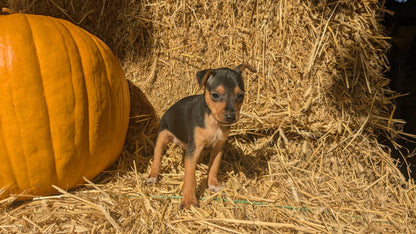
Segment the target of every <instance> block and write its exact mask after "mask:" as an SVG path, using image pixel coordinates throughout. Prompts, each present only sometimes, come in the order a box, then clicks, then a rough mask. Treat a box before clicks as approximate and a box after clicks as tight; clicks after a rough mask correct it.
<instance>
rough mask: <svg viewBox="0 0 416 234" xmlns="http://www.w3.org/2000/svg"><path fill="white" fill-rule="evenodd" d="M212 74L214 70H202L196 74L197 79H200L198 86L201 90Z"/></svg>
mask: <svg viewBox="0 0 416 234" xmlns="http://www.w3.org/2000/svg"><path fill="white" fill-rule="evenodd" d="M211 74H212V69H206V70H202V71H199V72H197V73H196V78H197V79H198V84H199V87H200V88H202V87H204V86H205V84H206V83H207V80H208V78H209V76H210V75H211Z"/></svg>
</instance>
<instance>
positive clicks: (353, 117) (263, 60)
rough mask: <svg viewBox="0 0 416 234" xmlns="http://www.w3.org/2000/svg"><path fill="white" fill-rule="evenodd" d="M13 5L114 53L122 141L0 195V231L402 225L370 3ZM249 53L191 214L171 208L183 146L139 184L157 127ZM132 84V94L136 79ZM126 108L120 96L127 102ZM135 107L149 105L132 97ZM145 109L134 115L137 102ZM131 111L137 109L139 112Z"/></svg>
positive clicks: (415, 221) (203, 167)
mask: <svg viewBox="0 0 416 234" xmlns="http://www.w3.org/2000/svg"><path fill="white" fill-rule="evenodd" d="M5 6H7V7H9V8H11V9H12V10H15V11H24V12H29V13H37V14H47V15H52V16H57V17H61V18H66V19H69V20H71V21H72V22H75V23H77V24H79V25H81V26H82V27H84V28H86V29H87V30H89V31H90V32H92V33H94V34H95V35H97V36H99V37H100V38H102V39H103V40H104V41H105V42H106V43H107V44H109V46H110V47H111V48H112V49H113V51H114V52H115V53H116V54H117V55H118V56H119V58H120V61H121V62H122V65H123V68H124V70H125V72H126V75H127V78H128V79H129V80H130V88H131V91H132V90H134V92H132V93H133V94H132V98H133V99H134V96H135V95H136V96H142V95H145V96H147V98H148V99H149V101H150V103H151V104H152V105H153V106H154V108H155V110H156V113H155V112H153V111H152V110H151V109H148V108H146V107H141V105H138V106H133V109H132V111H131V122H130V126H129V132H128V137H127V140H126V144H125V148H124V151H123V153H122V155H121V157H120V159H119V160H118V161H117V162H116V164H115V165H114V166H113V167H112V168H110V169H109V170H108V171H106V172H104V173H103V174H102V175H100V176H99V177H98V178H96V179H94V181H92V182H91V181H88V184H87V185H86V186H84V187H81V188H79V189H77V190H73V191H69V192H67V191H65V190H64V189H65V188H57V189H58V190H57V191H59V193H58V195H57V196H51V197H43V198H39V199H37V200H35V201H31V202H23V203H16V202H13V197H12V198H9V199H5V200H2V201H0V211H1V212H2V214H3V215H1V216H0V232H1V231H4V232H53V233H56V232H140V233H142V232H207V231H210V232H221V233H224V232H225V233H235V232H238V233H241V232H250V233H252V232H262V233H263V232H267V233H269V232H306V233H311V232H313V233H315V232H324V233H332V232H383V233H384V232H399V233H404V232H412V230H415V229H416V213H415V210H416V190H415V185H414V182H413V181H406V180H405V179H404V178H403V176H402V175H401V174H400V172H399V171H398V169H397V167H396V165H395V164H396V163H397V162H395V161H393V160H392V159H391V157H390V154H389V150H388V149H387V148H386V147H384V146H383V145H381V144H379V143H378V142H377V136H378V135H380V134H385V136H387V137H388V138H389V139H391V140H394V137H396V136H397V135H398V134H402V135H403V134H405V133H403V132H401V127H402V125H403V123H404V122H403V121H401V120H396V119H393V118H392V116H393V112H394V110H395V107H394V102H393V101H394V98H395V97H396V96H398V94H396V93H394V92H392V91H391V90H389V88H388V87H387V85H388V82H389V80H388V79H387V78H386V77H384V75H383V74H384V72H385V71H386V70H387V69H388V63H387V59H386V53H387V52H388V49H389V46H390V45H389V42H388V37H386V35H385V33H384V28H383V27H382V26H381V25H380V23H379V21H380V19H381V17H382V14H383V13H384V10H383V8H382V7H381V6H380V4H379V3H378V2H377V1H375V0H357V1H313V0H303V1H301V0H292V1H289V0H280V1H271V0H261V1H205V0H203V1H121V0H120V1H98V0H92V1H81V0H71V1H63V0H54V1H52V0H48V1H25V0H9V1H8V4H6V5H5ZM243 62H244V63H248V64H251V65H252V66H254V67H255V68H256V69H257V71H258V72H257V73H250V72H248V71H247V72H245V73H244V79H245V85H246V99H245V101H244V104H243V109H242V119H241V121H240V122H239V123H238V124H237V125H236V126H234V127H233V128H232V134H231V136H230V141H229V143H228V145H227V147H226V154H225V157H224V160H223V162H222V165H221V170H220V174H219V178H220V180H221V181H222V182H223V187H224V189H223V190H222V191H220V192H218V193H213V192H209V191H207V189H206V174H207V170H208V167H207V162H206V160H207V159H204V160H202V162H201V163H200V164H199V165H198V170H197V175H196V176H197V195H198V197H200V198H201V200H200V203H201V207H200V208H192V209H191V210H180V209H179V204H180V195H181V187H182V183H183V182H182V177H183V163H182V160H183V159H182V158H183V152H182V150H180V149H179V148H178V147H176V146H174V145H170V146H169V147H168V149H167V150H166V155H167V156H165V157H164V158H163V165H162V172H161V181H160V183H158V184H157V185H155V186H146V185H145V179H146V177H147V173H148V172H149V169H150V163H149V161H150V160H151V154H152V148H153V142H154V137H155V131H156V129H157V121H155V120H154V119H155V118H156V116H161V114H162V113H163V112H164V111H165V110H166V109H167V108H168V107H169V106H170V105H172V104H173V103H174V102H176V101H178V100H179V99H180V98H182V97H185V96H188V95H191V94H196V93H201V91H200V90H199V89H198V87H197V83H196V79H195V74H196V72H197V71H199V70H201V69H205V68H209V67H211V68H216V67H223V66H227V67H234V66H237V65H238V64H240V63H243ZM139 88H140V89H139ZM132 103H133V105H134V100H133V101H132ZM144 106H148V105H144ZM142 111H144V112H142ZM138 113H146V114H138Z"/></svg>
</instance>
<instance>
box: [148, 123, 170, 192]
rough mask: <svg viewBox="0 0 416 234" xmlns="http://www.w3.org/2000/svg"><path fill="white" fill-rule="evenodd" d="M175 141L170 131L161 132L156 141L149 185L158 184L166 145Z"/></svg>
mask: <svg viewBox="0 0 416 234" xmlns="http://www.w3.org/2000/svg"><path fill="white" fill-rule="evenodd" d="M172 140H173V135H172V133H170V132H169V131H168V130H162V131H161V132H159V135H158V136H157V140H156V146H155V149H154V156H153V163H152V169H151V171H150V175H149V178H148V179H147V181H146V183H147V184H154V183H156V182H157V176H158V175H159V171H160V165H161V164H162V154H163V150H164V149H165V147H166V145H167V144H168V143H169V142H171V141H172Z"/></svg>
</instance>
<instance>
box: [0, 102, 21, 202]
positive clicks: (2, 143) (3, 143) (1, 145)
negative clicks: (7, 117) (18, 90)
mask: <svg viewBox="0 0 416 234" xmlns="http://www.w3.org/2000/svg"><path fill="white" fill-rule="evenodd" d="M3 95H4V94H3ZM0 133H2V134H1V137H0V149H1V148H3V149H5V150H7V144H6V141H5V139H4V133H3V127H2V120H1V115H0ZM4 160H5V161H6V162H4V161H3V160H2V162H1V166H0V168H2V171H3V170H7V171H8V172H9V173H10V174H11V176H9V177H10V178H12V180H13V181H14V183H15V184H16V185H17V186H19V185H18V184H17V182H16V179H15V178H16V173H15V172H14V170H13V167H12V163H11V162H10V159H9V157H4ZM5 164H7V165H5ZM7 174H8V173H7ZM7 174H0V184H4V185H5V186H4V187H0V198H1V197H3V196H4V195H3V194H4V193H5V195H6V196H7V195H8V193H9V189H10V187H11V186H12V185H13V183H12V184H9V185H6V183H5V182H6V181H7V179H6V178H3V175H7ZM2 189H5V190H4V191H2Z"/></svg>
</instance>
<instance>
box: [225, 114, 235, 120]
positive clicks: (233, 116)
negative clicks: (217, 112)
mask: <svg viewBox="0 0 416 234" xmlns="http://www.w3.org/2000/svg"><path fill="white" fill-rule="evenodd" d="M225 121H227V122H233V121H235V114H233V113H227V114H225Z"/></svg>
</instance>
